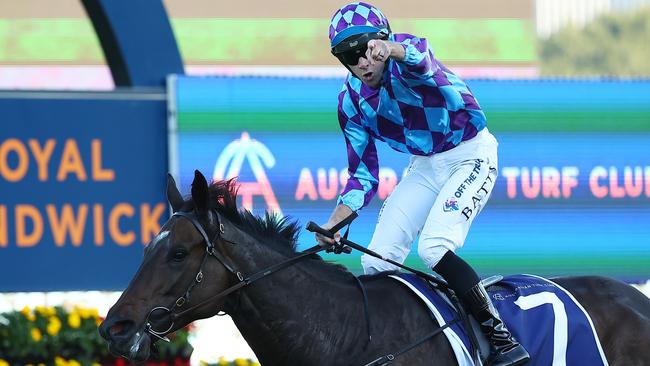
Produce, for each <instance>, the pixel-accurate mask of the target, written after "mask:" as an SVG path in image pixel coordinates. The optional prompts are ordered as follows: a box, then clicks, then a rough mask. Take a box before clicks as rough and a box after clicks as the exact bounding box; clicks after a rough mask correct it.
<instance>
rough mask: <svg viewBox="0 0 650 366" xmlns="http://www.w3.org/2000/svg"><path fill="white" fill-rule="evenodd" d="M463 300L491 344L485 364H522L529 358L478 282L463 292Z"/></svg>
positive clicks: (497, 365) (509, 365)
mask: <svg viewBox="0 0 650 366" xmlns="http://www.w3.org/2000/svg"><path fill="white" fill-rule="evenodd" d="M463 301H464V302H465V304H466V305H467V306H468V307H469V310H470V311H471V313H472V315H474V318H476V320H477V321H478V323H479V324H480V326H481V330H482V331H483V333H484V334H485V336H486V337H487V339H488V341H489V342H490V344H491V346H492V352H491V354H490V357H489V358H488V361H487V366H515V365H523V364H525V363H526V362H527V361H528V360H529V359H530V356H529V355H528V352H527V351H526V349H525V348H524V347H523V346H522V345H521V344H519V342H517V341H516V340H515V339H514V337H513V336H512V334H511V333H510V331H509V330H508V328H506V325H505V324H504V323H503V321H502V320H501V318H500V317H499V313H498V312H497V309H496V308H495V307H494V305H493V304H492V301H490V296H488V294H487V291H485V288H483V285H482V284H481V283H480V282H479V283H478V284H476V285H475V286H474V287H472V288H471V289H469V291H467V292H466V293H465V295H464V296H463Z"/></svg>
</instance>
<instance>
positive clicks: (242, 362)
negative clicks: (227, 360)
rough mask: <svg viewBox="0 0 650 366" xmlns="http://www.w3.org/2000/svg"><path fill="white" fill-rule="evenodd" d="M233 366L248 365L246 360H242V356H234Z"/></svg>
mask: <svg viewBox="0 0 650 366" xmlns="http://www.w3.org/2000/svg"><path fill="white" fill-rule="evenodd" d="M235 366H248V360H244V359H243V358H236V359H235Z"/></svg>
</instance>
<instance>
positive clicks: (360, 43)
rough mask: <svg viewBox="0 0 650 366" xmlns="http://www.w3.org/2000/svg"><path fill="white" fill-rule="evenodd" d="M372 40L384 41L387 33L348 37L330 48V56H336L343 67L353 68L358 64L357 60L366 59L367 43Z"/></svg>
mask: <svg viewBox="0 0 650 366" xmlns="http://www.w3.org/2000/svg"><path fill="white" fill-rule="evenodd" d="M373 39H383V40H386V39H388V33H384V31H381V32H377V33H363V34H359V35H356V36H352V37H349V38H347V39H345V40H344V41H342V42H341V43H339V44H338V45H336V46H335V47H333V48H332V55H334V56H336V58H338V59H339V61H341V63H343V64H344V65H350V66H355V65H357V64H358V63H359V58H361V57H366V51H368V42H369V41H371V40H373Z"/></svg>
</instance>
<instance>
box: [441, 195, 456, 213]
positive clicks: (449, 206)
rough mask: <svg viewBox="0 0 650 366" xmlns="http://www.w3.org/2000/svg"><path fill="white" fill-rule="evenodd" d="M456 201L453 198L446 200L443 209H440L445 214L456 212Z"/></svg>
mask: <svg viewBox="0 0 650 366" xmlns="http://www.w3.org/2000/svg"><path fill="white" fill-rule="evenodd" d="M458 209H459V208H458V201H457V200H456V198H455V197H451V198H448V199H447V201H445V207H443V208H442V210H443V211H445V212H451V211H458Z"/></svg>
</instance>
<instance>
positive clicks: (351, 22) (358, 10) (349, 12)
mask: <svg viewBox="0 0 650 366" xmlns="http://www.w3.org/2000/svg"><path fill="white" fill-rule="evenodd" d="M381 30H386V31H387V32H389V31H390V26H389V24H388V19H387V18H386V16H385V15H384V14H383V13H382V12H381V11H380V10H379V9H377V8H375V7H374V6H372V5H370V4H366V3H363V2H355V3H350V4H348V5H345V6H343V7H342V8H340V9H339V10H337V11H336V13H334V16H332V21H331V22H330V29H329V38H330V46H331V47H332V48H334V47H335V46H336V45H337V44H339V43H341V41H343V40H344V39H346V38H348V37H350V36H354V35H357V34H362V33H371V32H373V33H374V32H379V31H381Z"/></svg>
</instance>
